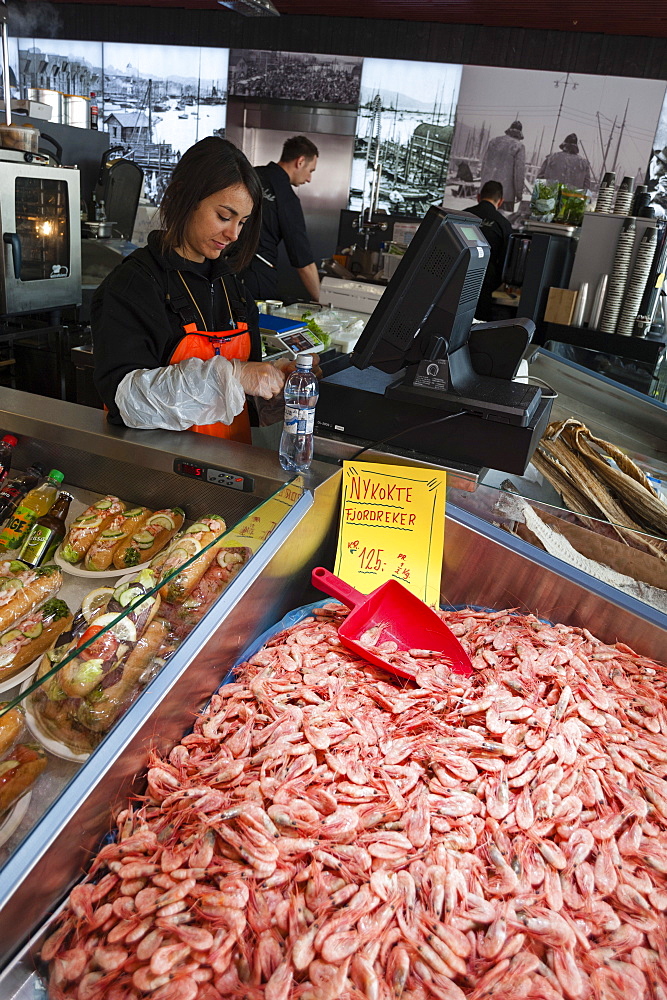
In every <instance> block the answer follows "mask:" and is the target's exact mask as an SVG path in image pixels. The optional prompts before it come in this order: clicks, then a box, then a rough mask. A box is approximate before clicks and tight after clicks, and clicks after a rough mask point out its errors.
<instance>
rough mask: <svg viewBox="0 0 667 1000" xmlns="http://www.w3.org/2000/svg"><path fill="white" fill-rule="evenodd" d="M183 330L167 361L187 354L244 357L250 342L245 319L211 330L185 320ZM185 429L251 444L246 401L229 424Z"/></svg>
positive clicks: (201, 425) (231, 357)
mask: <svg viewBox="0 0 667 1000" xmlns="http://www.w3.org/2000/svg"><path fill="white" fill-rule="evenodd" d="M183 330H184V332H185V336H184V337H183V339H182V340H180V341H179V342H178V344H177V346H176V350H175V351H174V353H173V354H172V356H171V358H170V359H169V364H170V365H175V364H178V362H179V361H186V360H187V359H188V358H200V359H201V360H202V361H210V359H211V358H214V357H222V358H227V360H228V361H231V360H232V359H233V358H237V359H238V360H239V361H247V360H248V358H249V357H250V348H251V345H250V334H249V333H248V324H247V323H237V324H236V329H235V330H215V331H203V330H198V329H197V324H196V323H186V324H184V326H183ZM189 429H190V430H191V431H196V432H197V433H198V434H210V435H211V436H212V437H218V438H226V439H227V440H231V441H241V442H242V443H243V444H252V438H251V435H250V419H249V417H248V406H247V404H246V405H245V406H244V407H243V410H242V411H241V413H239V414H238V416H236V417H234V419H233V420H232V422H231V424H221V423H215V424H193V426H192V427H190V428H189Z"/></svg>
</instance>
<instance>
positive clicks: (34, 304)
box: [0, 150, 81, 316]
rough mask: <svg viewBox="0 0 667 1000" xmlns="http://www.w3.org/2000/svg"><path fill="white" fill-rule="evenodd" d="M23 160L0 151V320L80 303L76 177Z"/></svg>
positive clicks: (76, 173)
mask: <svg viewBox="0 0 667 1000" xmlns="http://www.w3.org/2000/svg"><path fill="white" fill-rule="evenodd" d="M28 155H29V154H28ZM14 157H15V158H14ZM24 157H25V154H23V153H18V151H17V152H14V151H11V150H0V232H2V241H3V242H2V267H0V316H15V315H19V314H21V313H29V312H30V313H31V312H41V311H44V310H47V309H57V308H60V307H61V306H69V305H79V304H80V303H81V227H80V224H79V216H80V193H79V171H78V170H77V169H76V168H75V167H50V166H45V165H44V164H42V163H39V162H32V163H30V162H28V163H27V162H26V161H25V158H24Z"/></svg>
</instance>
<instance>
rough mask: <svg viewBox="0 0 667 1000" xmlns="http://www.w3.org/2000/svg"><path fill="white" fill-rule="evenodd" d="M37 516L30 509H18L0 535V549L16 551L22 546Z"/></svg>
mask: <svg viewBox="0 0 667 1000" xmlns="http://www.w3.org/2000/svg"><path fill="white" fill-rule="evenodd" d="M35 520H36V515H35V512H34V511H33V510H30V508H29V507H18V508H17V509H16V510H15V511H14V513H13V514H12V516H11V518H10V520H9V522H8V523H7V526H6V527H5V528H4V530H3V532H2V534H1V535H0V548H2V549H14V548H16V546H17V545H20V544H21V542H22V541H23V539H24V537H25V536H26V535H27V533H28V531H29V530H30V525H31V524H32V523H33V521H35Z"/></svg>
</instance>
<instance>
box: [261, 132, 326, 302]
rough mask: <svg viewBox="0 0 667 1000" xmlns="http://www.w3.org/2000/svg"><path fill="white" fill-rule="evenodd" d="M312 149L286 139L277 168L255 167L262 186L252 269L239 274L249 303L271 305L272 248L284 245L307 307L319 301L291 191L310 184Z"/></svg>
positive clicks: (274, 283)
mask: <svg viewBox="0 0 667 1000" xmlns="http://www.w3.org/2000/svg"><path fill="white" fill-rule="evenodd" d="M318 155H319V153H318V149H317V146H316V145H315V143H313V142H311V141H310V139H307V138H306V136H304V135H296V136H293V137H292V138H291V139H288V140H287V141H286V142H285V145H284V146H283V151H282V153H281V156H280V160H279V161H278V163H274V162H273V161H271V163H267V165H266V166H265V167H256V168H255V169H256V171H257V173H258V174H259V179H260V181H261V184H262V190H263V192H264V198H263V201H262V231H261V233H260V237H259V246H258V247H257V253H256V254H255V256H254V258H253V260H252V263H251V264H250V266H249V268H248V269H247V271H245V272H244V273H243V280H244V282H245V285H246V288H247V289H248V291H249V292H250V294H251V295H252V296H253V297H254V298H255V299H275V298H276V297H277V295H276V293H277V291H278V273H277V271H276V264H277V262H278V246H279V244H280V242H281V241H283V242H284V244H285V249H286V250H287V256H288V257H289V261H290V264H291V265H292V267H294V268H296V271H297V273H298V275H299V277H300V278H301V281H302V282H303V284H304V285H305V287H306V291H307V293H308V297H309V298H310V300H311V301H312V302H319V299H320V278H319V274H318V273H317V266H316V264H315V262H314V260H313V251H312V250H311V248H310V243H309V241H308V234H307V232H306V223H305V220H304V217H303V209H302V208H301V202H300V201H299V199H298V197H297V195H296V193H295V191H294V190H293V189H294V188H295V187H299V186H300V185H301V184H310V181H311V178H312V175H313V173H314V172H315V168H316V167H317V157H318Z"/></svg>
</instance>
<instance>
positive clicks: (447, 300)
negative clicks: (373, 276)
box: [351, 206, 490, 372]
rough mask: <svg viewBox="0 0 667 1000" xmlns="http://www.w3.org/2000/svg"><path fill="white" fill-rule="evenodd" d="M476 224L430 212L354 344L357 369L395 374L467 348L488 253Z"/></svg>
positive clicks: (459, 216)
mask: <svg viewBox="0 0 667 1000" xmlns="http://www.w3.org/2000/svg"><path fill="white" fill-rule="evenodd" d="M475 222H476V220H475V217H474V216H470V215H464V214H454V213H452V212H446V211H444V210H443V209H442V208H436V207H435V206H433V207H431V208H429V210H428V212H427V213H426V216H425V218H424V221H423V222H422V224H421V225H420V227H419V229H418V230H417V232H416V234H415V236H414V237H413V239H412V242H411V243H410V245H409V247H408V249H407V250H406V252H405V255H404V256H403V258H402V260H401V262H400V264H399V265H398V267H397V269H396V272H395V274H394V276H393V277H392V279H391V281H390V282H389V284H388V285H387V287H386V289H385V291H384V293H383V295H382V298H381V299H380V301H379V302H378V304H377V306H376V307H375V309H374V310H373V313H372V314H371V317H370V319H369V321H368V323H367V324H366V328H365V330H364V332H363V333H362V335H361V337H360V338H359V340H358V342H357V345H356V348H355V350H354V353H353V355H352V359H351V360H352V363H353V364H354V365H356V367H357V368H368V367H369V366H370V365H372V366H373V367H374V368H380V369H381V370H382V371H385V372H397V371H399V370H400V369H402V368H405V367H406V365H409V364H413V363H415V362H418V361H421V360H423V359H427V358H431V357H435V356H436V355H438V354H439V352H442V351H443V350H444V353H445V354H447V355H450V356H451V355H452V354H453V353H454V352H455V351H458V350H459V349H460V348H462V347H464V346H465V345H466V344H467V342H468V337H469V334H470V327H471V325H472V321H473V318H474V315H475V309H476V307H477V300H478V298H479V293H480V291H481V288H482V281H483V280H484V274H485V273H486V267H487V264H488V262H489V255H490V250H489V245H488V243H487V242H486V240H485V239H484V237H483V236H482V234H481V232H480V230H479V229H478V227H477V225H476V224H475Z"/></svg>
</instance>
